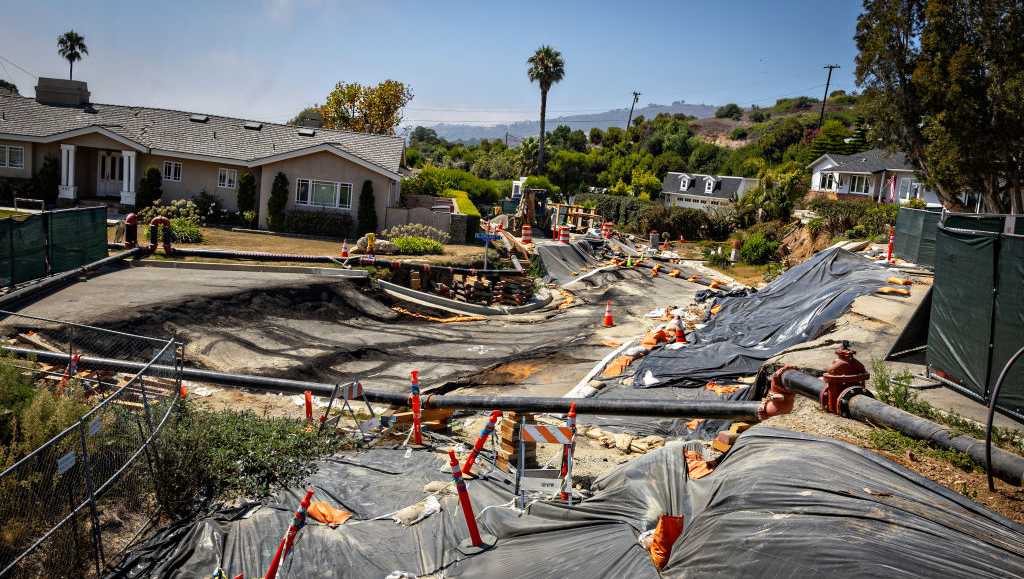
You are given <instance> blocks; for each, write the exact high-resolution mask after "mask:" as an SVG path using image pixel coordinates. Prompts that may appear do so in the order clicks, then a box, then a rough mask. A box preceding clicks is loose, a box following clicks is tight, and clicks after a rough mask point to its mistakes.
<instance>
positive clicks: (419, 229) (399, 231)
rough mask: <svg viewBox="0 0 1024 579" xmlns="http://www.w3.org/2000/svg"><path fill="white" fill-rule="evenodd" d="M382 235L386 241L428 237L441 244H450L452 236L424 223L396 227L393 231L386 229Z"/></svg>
mask: <svg viewBox="0 0 1024 579" xmlns="http://www.w3.org/2000/svg"><path fill="white" fill-rule="evenodd" d="M380 235H381V237H384V238H386V239H394V238H396V237H426V238H428V239H433V240H434V241H437V242H439V243H448V242H449V241H450V240H451V236H449V235H448V234H447V233H445V232H444V231H441V230H440V229H438V228H436V227H431V226H429V225H424V224H422V223H407V224H405V225H396V226H394V227H392V228H391V229H385V230H384V231H382V232H381V234H380Z"/></svg>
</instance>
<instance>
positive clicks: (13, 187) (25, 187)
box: [0, 177, 56, 207]
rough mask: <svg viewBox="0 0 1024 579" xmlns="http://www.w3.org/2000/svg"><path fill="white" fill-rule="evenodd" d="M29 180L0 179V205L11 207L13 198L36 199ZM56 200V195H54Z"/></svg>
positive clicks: (15, 178) (16, 178)
mask: <svg viewBox="0 0 1024 579" xmlns="http://www.w3.org/2000/svg"><path fill="white" fill-rule="evenodd" d="M35 193H36V190H35V187H34V186H33V184H32V180H31V179H22V178H20V177H0V204H3V205H6V206H8V207H12V206H13V205H14V198H15V197H26V198H32V199H38V198H39V197H37V196H36V195H35ZM54 199H56V193H54Z"/></svg>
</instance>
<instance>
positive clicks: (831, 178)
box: [818, 173, 837, 191]
mask: <svg viewBox="0 0 1024 579" xmlns="http://www.w3.org/2000/svg"><path fill="white" fill-rule="evenodd" d="M818 185H819V188H820V189H821V190H823V191H835V189H836V185H837V182H836V174H835V173H822V174H821V177H819V178H818Z"/></svg>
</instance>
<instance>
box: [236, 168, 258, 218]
mask: <svg viewBox="0 0 1024 579" xmlns="http://www.w3.org/2000/svg"><path fill="white" fill-rule="evenodd" d="M256 202H257V201H256V177H254V176H253V174H252V173H250V172H248V171H246V172H245V173H242V175H241V176H239V177H238V212H239V213H242V214H244V213H246V212H247V211H256Z"/></svg>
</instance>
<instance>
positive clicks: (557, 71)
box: [526, 45, 565, 173]
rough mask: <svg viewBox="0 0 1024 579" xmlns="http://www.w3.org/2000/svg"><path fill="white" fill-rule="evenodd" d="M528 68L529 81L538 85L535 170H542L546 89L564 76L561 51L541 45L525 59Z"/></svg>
mask: <svg viewBox="0 0 1024 579" xmlns="http://www.w3.org/2000/svg"><path fill="white" fill-rule="evenodd" d="M526 63H527V64H529V65H530V68H529V69H528V70H527V71H526V74H527V76H528V77H529V78H530V82H536V83H537V84H538V85H540V145H539V146H538V147H537V172H538V173H543V172H544V120H545V117H546V116H547V110H548V91H549V90H551V85H553V84H555V83H556V82H560V81H561V80H562V79H563V78H565V61H563V60H562V53H561V52H558V51H557V50H555V49H554V48H551V47H550V46H548V45H544V46H541V47H540V48H538V49H537V51H536V52H534V53H533V56H531V57H530V58H528V59H526Z"/></svg>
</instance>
